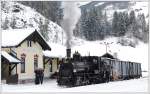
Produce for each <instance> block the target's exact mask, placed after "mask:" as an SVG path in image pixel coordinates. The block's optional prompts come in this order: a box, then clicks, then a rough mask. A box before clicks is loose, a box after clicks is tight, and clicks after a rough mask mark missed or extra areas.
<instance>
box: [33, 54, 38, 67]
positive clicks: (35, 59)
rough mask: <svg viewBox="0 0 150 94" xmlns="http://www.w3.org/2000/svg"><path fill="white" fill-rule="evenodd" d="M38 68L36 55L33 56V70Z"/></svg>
mask: <svg viewBox="0 0 150 94" xmlns="http://www.w3.org/2000/svg"><path fill="white" fill-rule="evenodd" d="M37 68H38V55H37V54H36V55H34V70H36V69H37Z"/></svg>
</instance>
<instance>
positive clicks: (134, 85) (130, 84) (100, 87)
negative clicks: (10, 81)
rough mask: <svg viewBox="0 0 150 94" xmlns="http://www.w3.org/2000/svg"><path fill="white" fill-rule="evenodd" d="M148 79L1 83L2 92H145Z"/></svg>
mask: <svg viewBox="0 0 150 94" xmlns="http://www.w3.org/2000/svg"><path fill="white" fill-rule="evenodd" d="M147 91H148V79H147V78H141V79H132V80H124V81H115V82H109V83H102V84H93V85H87V86H80V87H73V88H65V87H59V86H57V83H56V80H47V81H44V84H43V85H34V84H33V83H30V84H22V85H7V84H3V85H2V92H147Z"/></svg>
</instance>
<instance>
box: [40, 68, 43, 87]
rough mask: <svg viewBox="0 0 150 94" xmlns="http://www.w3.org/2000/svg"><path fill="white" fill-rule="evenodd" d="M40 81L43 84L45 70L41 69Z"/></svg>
mask: <svg viewBox="0 0 150 94" xmlns="http://www.w3.org/2000/svg"><path fill="white" fill-rule="evenodd" d="M39 75H40V76H39V80H40V83H41V84H43V78H44V70H43V69H40V70H39Z"/></svg>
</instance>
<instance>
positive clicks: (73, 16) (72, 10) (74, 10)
mask: <svg viewBox="0 0 150 94" xmlns="http://www.w3.org/2000/svg"><path fill="white" fill-rule="evenodd" d="M62 7H63V8H64V17H63V21H62V27H63V29H64V30H65V32H66V36H67V41H66V45H67V48H71V39H72V35H73V29H74V28H75V26H76V23H77V22H78V20H79V18H80V16H81V11H80V8H78V6H77V2H71V1H70V2H69V1H65V2H63V3H62Z"/></svg>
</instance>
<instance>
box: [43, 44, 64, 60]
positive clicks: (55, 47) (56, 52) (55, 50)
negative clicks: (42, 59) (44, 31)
mask: <svg viewBox="0 0 150 94" xmlns="http://www.w3.org/2000/svg"><path fill="white" fill-rule="evenodd" d="M49 45H51V48H52V50H51V51H49V50H46V51H43V54H44V56H46V57H55V58H64V57H65V56H66V48H65V46H63V45H60V44H55V43H49Z"/></svg>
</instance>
